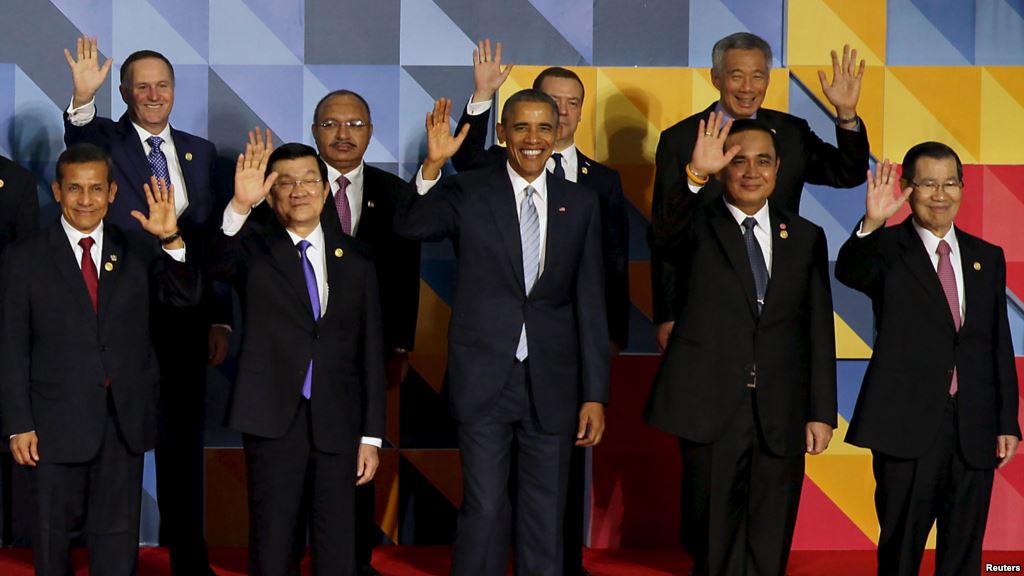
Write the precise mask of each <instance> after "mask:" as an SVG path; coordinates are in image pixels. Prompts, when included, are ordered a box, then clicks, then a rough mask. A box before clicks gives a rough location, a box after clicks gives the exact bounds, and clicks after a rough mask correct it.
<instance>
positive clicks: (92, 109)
mask: <svg viewBox="0 0 1024 576" xmlns="http://www.w3.org/2000/svg"><path fill="white" fill-rule="evenodd" d="M74 105H75V97H74V96H72V97H71V103H70V104H68V110H67V112H68V121H70V122H71V125H72V126H85V125H86V124H88V123H89V122H92V119H93V118H95V117H96V99H95V98H93V99H92V100H89V101H88V102H87V103H85V104H82V105H81V106H79V107H78V108H73V106H74Z"/></svg>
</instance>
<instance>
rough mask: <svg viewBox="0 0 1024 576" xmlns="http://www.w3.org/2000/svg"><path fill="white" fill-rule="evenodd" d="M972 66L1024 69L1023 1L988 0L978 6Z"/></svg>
mask: <svg viewBox="0 0 1024 576" xmlns="http://www.w3.org/2000/svg"><path fill="white" fill-rule="evenodd" d="M974 30H975V34H974V40H975V44H974V63H975V64H979V65H988V66H1024V0H992V1H991V2H982V3H980V4H979V5H978V12H977V20H976V22H975V27H974Z"/></svg>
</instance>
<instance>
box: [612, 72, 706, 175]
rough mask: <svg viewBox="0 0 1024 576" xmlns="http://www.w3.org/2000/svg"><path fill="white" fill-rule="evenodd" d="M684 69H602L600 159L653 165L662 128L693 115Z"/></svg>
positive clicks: (689, 74) (620, 162)
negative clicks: (691, 113)
mask: <svg viewBox="0 0 1024 576" xmlns="http://www.w3.org/2000/svg"><path fill="white" fill-rule="evenodd" d="M691 76H692V72H691V71H690V70H688V69H685V68H599V69H598V74H597V90H598V94H597V119H598V121H597V122H598V123H597V125H598V127H599V133H600V135H601V136H600V138H599V139H598V142H597V159H598V160H599V161H601V162H604V161H605V160H610V161H612V162H614V163H615V164H617V165H622V164H648V165H650V164H654V153H655V151H656V149H657V146H658V137H659V135H660V134H661V131H662V130H664V129H665V128H668V127H669V126H671V125H673V124H675V123H676V122H678V121H679V120H681V119H683V118H685V117H686V116H689V115H690V112H689V110H690V109H691V105H690V99H689V93H690V82H691Z"/></svg>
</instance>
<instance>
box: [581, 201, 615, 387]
mask: <svg viewBox="0 0 1024 576" xmlns="http://www.w3.org/2000/svg"><path fill="white" fill-rule="evenodd" d="M603 268H604V267H603V266H602V255H601V211H600V208H599V206H598V204H597V202H596V201H595V202H594V204H593V210H592V212H591V214H590V220H589V222H588V224H587V231H586V239H585V240H584V245H583V253H582V255H581V257H580V264H579V272H578V276H577V278H576V323H577V325H576V332H577V334H578V336H577V337H578V338H579V346H580V363H581V384H582V387H581V395H580V401H581V402H603V403H606V404H607V403H608V353H609V350H608V342H609V340H608V319H607V318H606V316H605V302H604V297H605V294H604V269H603Z"/></svg>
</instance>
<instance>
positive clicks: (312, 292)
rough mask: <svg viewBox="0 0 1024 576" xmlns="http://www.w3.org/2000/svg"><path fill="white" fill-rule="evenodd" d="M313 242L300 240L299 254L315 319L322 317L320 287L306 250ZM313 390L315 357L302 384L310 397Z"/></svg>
mask: <svg viewBox="0 0 1024 576" xmlns="http://www.w3.org/2000/svg"><path fill="white" fill-rule="evenodd" d="M310 246H312V244H310V243H309V241H308V240H299V244H298V248H299V256H301V257H302V273H303V275H304V276H305V277H306V291H307V292H309V303H310V304H311V305H312V306H313V320H314V321H316V320H319V319H320V287H319V285H318V284H317V282H316V274H314V273H313V264H311V263H310V261H309V256H307V255H306V250H308V249H309V247H310ZM312 391H313V359H312V358H310V360H309V367H308V368H307V369H306V381H305V382H303V384H302V395H303V396H304V397H305V398H309V397H310V395H311V394H312Z"/></svg>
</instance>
